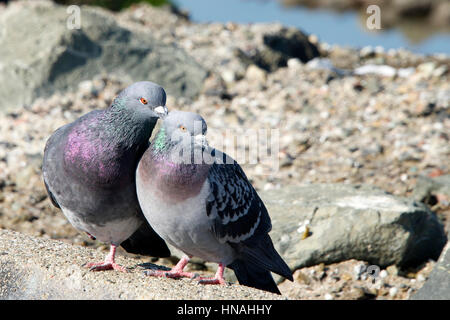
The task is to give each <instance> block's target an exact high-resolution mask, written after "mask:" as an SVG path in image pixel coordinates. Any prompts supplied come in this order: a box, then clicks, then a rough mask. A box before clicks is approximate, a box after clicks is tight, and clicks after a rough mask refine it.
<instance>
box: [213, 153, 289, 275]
mask: <svg viewBox="0 0 450 320" xmlns="http://www.w3.org/2000/svg"><path fill="white" fill-rule="evenodd" d="M224 155H225V154H224ZM225 156H226V155H225ZM229 159H231V158H229ZM208 180H209V183H210V194H209V196H208V198H207V201H206V213H207V215H208V216H209V217H210V218H211V219H212V221H213V224H212V232H213V233H214V234H215V236H216V237H217V238H218V239H219V241H221V242H223V243H225V242H226V243H228V244H229V245H230V246H231V247H233V248H234V249H235V250H236V251H237V252H238V255H239V259H238V260H241V261H244V263H250V264H254V265H256V266H258V268H259V269H262V270H270V271H273V272H275V273H278V274H280V275H282V276H284V277H285V278H287V279H292V273H291V271H290V269H289V267H288V266H287V265H286V263H285V262H284V261H283V259H282V258H281V257H280V255H279V254H278V252H277V251H276V250H275V248H274V246H273V243H272V239H270V236H269V234H268V233H269V232H270V230H271V229H272V223H271V221H270V217H269V213H268V212H267V209H266V207H265V206H264V203H263V202H262V200H261V199H260V198H259V196H258V194H257V193H256V190H255V189H254V188H253V186H252V185H251V183H250V182H249V181H248V179H247V176H246V175H245V173H244V171H243V170H242V168H241V166H240V165H239V164H238V163H237V162H236V161H234V160H233V161H232V163H230V164H219V163H214V164H213V165H212V166H211V169H210V172H209V176H208ZM236 263H237V261H235V262H234V263H233V265H234V267H236ZM233 265H231V266H230V267H232V268H234V267H233ZM270 278H271V277H270ZM272 282H273V280H272Z"/></svg>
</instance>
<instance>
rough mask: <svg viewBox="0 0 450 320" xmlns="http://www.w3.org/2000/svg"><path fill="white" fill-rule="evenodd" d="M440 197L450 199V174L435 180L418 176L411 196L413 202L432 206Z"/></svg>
mask: <svg viewBox="0 0 450 320" xmlns="http://www.w3.org/2000/svg"><path fill="white" fill-rule="evenodd" d="M440 195H443V196H444V197H445V198H448V199H450V174H447V175H442V176H438V177H435V178H430V177H425V176H419V178H418V179H417V183H416V186H415V187H414V190H413V194H412V197H413V198H414V199H415V200H417V201H421V202H424V203H429V204H433V202H436V201H437V199H436V198H439V197H440Z"/></svg>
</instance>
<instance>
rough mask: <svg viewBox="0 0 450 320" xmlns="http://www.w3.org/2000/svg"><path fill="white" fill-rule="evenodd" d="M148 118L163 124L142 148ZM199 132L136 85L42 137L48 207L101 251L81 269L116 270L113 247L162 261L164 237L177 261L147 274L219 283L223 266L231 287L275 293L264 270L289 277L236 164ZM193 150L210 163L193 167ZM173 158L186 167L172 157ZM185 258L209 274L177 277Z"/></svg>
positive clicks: (151, 90)
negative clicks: (206, 264) (200, 262)
mask: <svg viewBox="0 0 450 320" xmlns="http://www.w3.org/2000/svg"><path fill="white" fill-rule="evenodd" d="M158 118H162V119H164V121H163V123H162V126H161V129H160V130H159V132H158V133H157V135H156V137H155V139H154V140H153V141H152V143H151V144H150V143H149V138H150V136H151V134H152V130H153V128H154V126H155V124H156V122H157V120H158ZM206 130H207V126H206V123H205V121H204V119H203V118H202V117H201V116H199V115H198V114H195V113H191V112H181V111H173V112H170V113H169V114H168V111H167V108H166V93H165V91H164V89H163V88H162V87H161V86H159V85H157V84H155V83H153V82H149V81H142V82H137V83H134V84H133V85H131V86H129V87H127V88H126V89H124V90H123V91H122V92H121V93H120V94H119V95H118V96H117V97H116V99H115V100H114V101H113V103H112V104H111V106H110V107H108V108H107V109H105V110H95V111H92V112H89V113H87V114H86V115H84V116H82V117H80V118H79V119H77V120H76V121H74V122H72V123H69V124H66V125H64V126H62V127H60V128H59V129H57V130H56V131H55V132H54V133H53V134H52V136H51V137H50V138H49V139H48V141H47V144H46V146H45V151H44V161H43V168H42V171H43V176H44V182H45V186H46V189H47V192H48V194H49V197H50V199H51V201H52V203H53V204H54V205H55V206H56V207H58V208H61V210H62V212H63V213H64V215H65V216H66V217H67V219H68V220H69V221H70V223H71V224H72V225H73V226H74V227H75V228H76V229H78V230H80V231H83V232H86V233H87V234H88V235H89V236H91V237H92V238H93V239H98V240H100V241H102V242H105V243H110V245H111V247H110V248H111V249H110V252H109V254H108V255H107V257H106V259H105V261H104V262H100V263H88V264H87V267H89V268H90V269H91V270H108V269H114V270H119V271H126V269H125V268H124V267H122V266H120V265H119V264H117V263H116V262H115V259H114V258H115V252H116V248H117V247H118V246H119V245H120V246H122V247H123V248H124V249H125V250H126V251H128V252H130V253H136V254H141V255H150V256H155V257H167V256H169V255H170V251H169V249H168V247H167V245H166V243H165V241H166V242H168V243H170V244H171V245H173V246H174V247H177V248H179V249H180V250H181V251H183V252H184V253H185V256H184V257H183V258H182V259H181V260H180V261H179V262H178V264H177V265H176V266H175V267H174V268H172V269H171V270H170V271H160V270H158V271H156V270H155V271H152V272H148V274H150V275H154V276H165V277H173V278H178V277H190V278H198V280H199V282H200V283H203V284H224V283H225V281H224V278H223V272H224V268H225V267H229V268H231V269H233V270H234V272H235V274H236V277H237V279H238V281H239V283H241V284H243V285H247V286H250V287H255V288H258V289H262V290H266V291H270V292H274V293H278V294H279V293H280V292H279V290H278V288H277V286H276V283H275V282H274V280H273V278H272V275H271V274H270V271H273V272H275V273H278V274H280V275H282V276H283V277H285V278H287V279H290V280H291V281H292V273H291V271H290V269H289V267H288V266H287V265H286V263H285V262H284V261H283V259H282V258H281V257H280V256H279V254H278V253H277V252H276V250H275V249H274V247H273V244H272V241H271V239H270V237H269V235H268V232H269V231H270V230H271V221H270V217H269V215H268V212H267V210H266V208H265V206H264V204H263V202H262V201H261V199H260V198H259V196H258V194H257V193H256V191H255V189H254V188H253V187H252V185H251V184H250V182H249V181H248V179H247V177H246V176H245V173H244V172H243V171H242V169H241V167H240V166H239V164H237V163H236V162H235V161H234V160H233V161H231V163H229V162H230V161H224V160H226V159H225V156H226V155H224V154H222V153H220V152H219V151H217V150H215V149H213V148H211V147H209V146H208V144H207V142H206V138H205V133H206ZM186 150H188V151H186ZM198 151H200V152H202V153H205V154H209V155H210V157H211V159H212V161H204V160H201V161H193V160H194V158H195V155H196V152H197V153H198ZM180 152H181V153H184V156H185V157H184V159H185V160H186V158H187V159H188V160H189V161H177V159H179V158H180ZM227 159H229V158H227ZM192 256H197V257H200V258H202V259H204V260H207V261H212V262H216V263H218V264H219V268H218V270H217V273H216V275H215V277H214V278H202V277H198V276H197V275H195V274H192V273H189V272H185V271H183V270H184V267H185V266H186V264H187V263H188V261H189V259H190V258H191V257H192Z"/></svg>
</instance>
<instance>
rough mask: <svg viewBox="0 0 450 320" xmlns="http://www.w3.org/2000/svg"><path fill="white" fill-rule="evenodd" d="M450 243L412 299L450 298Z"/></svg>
mask: <svg viewBox="0 0 450 320" xmlns="http://www.w3.org/2000/svg"><path fill="white" fill-rule="evenodd" d="M449 248H450V243H449V244H447V245H446V246H445V248H444V250H443V251H442V254H441V257H440V258H439V260H438V262H437V263H436V265H435V266H434V267H433V271H431V273H430V276H429V278H428V280H427V282H425V284H424V285H423V287H422V288H420V289H419V290H418V291H417V293H416V294H414V295H413V296H412V297H411V300H450V253H449V252H450V250H449Z"/></svg>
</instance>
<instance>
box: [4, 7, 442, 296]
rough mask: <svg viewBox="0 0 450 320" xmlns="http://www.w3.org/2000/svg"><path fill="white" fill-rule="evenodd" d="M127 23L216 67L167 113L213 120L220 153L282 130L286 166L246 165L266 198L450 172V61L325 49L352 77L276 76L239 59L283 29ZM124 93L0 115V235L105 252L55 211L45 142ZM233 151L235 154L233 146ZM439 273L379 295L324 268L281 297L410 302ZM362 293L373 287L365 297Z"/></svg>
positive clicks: (394, 281) (308, 72)
mask: <svg viewBox="0 0 450 320" xmlns="http://www.w3.org/2000/svg"><path fill="white" fill-rule="evenodd" d="M118 19H119V21H120V22H121V23H122V24H124V25H127V26H128V27H130V28H135V29H140V30H146V29H147V28H148V27H151V28H152V34H153V35H154V36H155V37H157V38H160V39H163V40H164V41H166V42H168V43H173V44H174V45H177V46H180V47H182V48H184V49H185V50H186V51H187V52H188V53H190V54H191V55H193V56H194V57H195V58H196V59H197V60H198V61H199V62H200V63H202V64H203V65H205V66H206V67H207V68H209V69H210V71H211V75H210V77H209V78H208V79H207V81H206V83H205V88H204V93H203V94H202V95H200V96H199V97H198V98H197V99H195V100H194V101H190V100H187V99H182V98H175V97H173V96H171V95H170V92H168V94H169V97H168V107H169V108H170V109H182V110H189V111H194V112H199V113H200V114H202V116H203V117H204V118H205V119H206V121H207V122H208V127H209V128H208V138H209V139H210V144H211V145H216V146H217V145H218V144H219V143H220V142H221V139H222V138H223V137H224V138H223V140H224V141H223V140H222V141H223V142H224V144H225V145H227V144H228V143H230V144H231V142H232V141H230V139H231V138H230V137H229V136H227V135H225V133H226V130H227V129H228V130H230V132H231V133H232V134H234V135H238V134H239V132H240V130H242V128H246V129H255V130H257V129H260V128H266V129H276V130H278V132H279V153H278V156H279V159H280V162H279V167H273V166H271V164H270V163H258V164H256V165H252V164H243V168H244V170H245V171H246V173H247V175H248V176H249V178H250V179H251V181H252V182H253V184H254V186H255V187H256V188H257V190H271V189H277V188H279V187H281V186H284V185H287V184H298V183H300V182H301V183H306V182H313V183H315V182H317V183H319V182H326V183H330V182H334V183H365V184H372V185H376V186H379V187H381V188H383V189H384V190H386V191H388V192H391V193H393V194H395V195H401V196H409V195H410V194H411V192H412V190H413V188H414V186H415V183H416V179H417V177H418V176H419V175H428V176H436V175H441V174H448V173H449V170H450V162H449V155H450V144H449V132H450V103H449V101H450V81H449V72H448V66H449V65H450V63H449V61H450V60H449V58H448V57H442V56H439V57H424V56H416V55H414V54H412V53H409V52H406V51H404V50H390V51H388V52H384V51H383V50H381V49H376V50H375V49H372V48H363V49H361V50H354V49H348V48H340V47H330V46H328V45H327V44H324V43H320V42H319V43H318V45H319V47H320V50H321V54H322V56H323V57H325V58H329V59H330V61H331V62H332V63H333V64H334V66H335V67H338V68H343V69H346V72H345V73H341V72H340V71H339V70H329V69H317V68H315V67H314V65H313V64H311V63H310V64H303V63H301V62H300V61H299V60H297V59H291V60H290V61H289V63H288V66H287V67H283V68H280V69H278V70H276V71H275V72H271V73H268V72H266V71H265V70H262V69H260V68H258V67H256V66H254V65H250V66H248V64H246V63H243V62H242V59H239V58H238V56H239V55H238V54H237V53H236V52H240V51H245V52H251V51H252V50H253V49H254V48H257V47H258V46H261V35H262V34H263V33H264V32H273V31H274V30H275V31H276V30H279V28H280V27H281V26H279V25H277V24H270V25H266V24H264V25H263V24H256V25H236V24H225V25H224V24H216V23H215V24H194V23H191V22H189V21H187V20H186V19H185V18H183V17H182V16H178V15H174V14H172V13H170V12H168V11H161V10H156V9H153V8H150V7H146V6H137V7H134V8H132V9H129V10H127V11H125V12H123V13H119V14H118ZM310 38H312V40H315V41H317V39H314V37H310ZM367 64H388V65H390V66H392V67H393V68H396V69H398V68H411V69H402V70H403V71H405V70H406V71H405V72H407V76H400V75H398V74H397V75H395V76H382V75H373V74H363V75H355V74H353V73H351V72H350V71H351V70H354V69H355V68H356V67H359V66H361V65H367ZM152 80H155V81H157V79H152ZM125 86H126V84H124V83H122V82H121V81H119V80H118V79H114V78H112V77H110V76H107V75H103V76H98V77H97V78H95V79H93V80H92V81H86V82H83V83H81V84H80V85H79V86H78V87H77V88H73V90H72V91H71V92H68V93H64V94H55V95H53V96H52V97H49V98H46V99H38V100H36V101H35V102H34V103H33V104H32V105H29V106H26V107H24V108H20V109H17V110H16V111H15V112H13V113H9V114H1V115H0V190H1V191H2V192H1V193H0V228H7V229H12V230H16V231H20V232H23V233H26V234H30V235H35V236H42V237H44V238H51V239H61V240H63V241H66V242H69V243H75V244H79V245H82V246H95V247H98V248H99V249H100V250H103V249H106V248H107V247H106V246H104V245H101V244H98V243H95V242H93V241H91V240H89V239H88V238H87V237H86V236H85V235H83V234H80V233H78V232H77V231H76V230H75V229H74V228H73V227H72V226H71V225H70V224H69V223H68V222H67V221H66V219H65V218H64V217H63V216H62V214H61V213H60V212H59V211H58V210H57V209H56V208H54V207H53V206H52V205H51V204H50V201H49V200H48V198H47V196H46V193H45V189H44V186H43V182H42V178H41V171H40V167H41V163H42V154H43V149H44V145H45V141H46V139H47V138H48V137H49V136H50V134H51V133H52V132H53V131H54V130H55V129H57V128H58V127H60V126H62V125H64V124H66V123H68V122H71V121H73V120H75V119H76V118H78V117H79V116H81V115H82V114H84V113H86V112H88V111H91V110H93V109H101V108H105V107H107V106H108V105H109V104H110V102H111V101H112V99H113V98H114V97H115V95H116V94H117V93H118V92H119V91H120V90H121V89H122V88H124V87H125ZM242 149H245V145H238V150H242ZM234 151H236V150H234ZM227 152H228V153H229V154H230V155H232V156H233V155H235V154H236V153H235V152H233V150H230V149H227ZM436 213H437V214H438V216H440V217H441V218H442V220H443V221H444V222H445V221H449V220H450V208H449V207H448V203H447V205H442V206H439V207H437V208H436ZM447 231H448V230H447ZM102 254H103V252H102ZM355 263H356V264H357V263H362V262H354V261H349V262H343V263H342V264H339V265H338V266H339V269H342V270H346V268H347V267H348V268H350V269H351V266H354V264H355ZM432 264H433V262H430V263H428V264H425V265H423V266H421V268H420V269H419V270H414V271H411V272H412V273H411V274H410V275H409V276H407V274H408V273H407V272H406V273H405V272H403V273H402V272H400V273H399V274H400V275H398V274H397V275H392V276H391V275H389V277H387V279H385V280H383V284H381V285H379V287H380V289H374V290H376V291H373V290H372V289H371V286H372V285H374V286H378V284H372V283H371V282H370V281H369V280H366V281H365V282H364V281H363V280H361V281H363V282H364V283H365V284H364V283H359V282H355V281H354V280H352V279H350V278H349V277H345V276H343V278H342V279H344V280H342V279H341V280H337V281H336V280H335V279H334V278H333V277H331V276H330V275H329V272H330V270H334V269H333V268H334V267H335V266H327V267H326V268H328V269H327V270H326V271H323V272H325V274H326V276H324V277H323V279H331V280H330V281H328V280H326V281H325V282H323V281H320V280H319V281H317V280H315V279H313V280H311V281H310V284H308V286H310V287H311V288H313V291H314V290H316V291H315V292H312V293H311V295H310V296H309V295H308V294H307V293H305V292H303V291H304V290H303V289H302V288H304V286H305V284H303V283H302V281H303V282H304V280H298V279H303V276H301V274H303V273H306V274H309V273H308V272H312V271H311V270H316V269H314V268H323V266H322V267H321V266H316V267H311V268H312V269H311V268H307V269H302V270H300V271H297V273H296V274H297V277H296V278H297V280H296V283H295V284H293V285H291V284H282V286H281V288H282V291H283V293H286V296H288V297H290V298H294V299H295V298H330V296H329V295H331V298H340V297H341V298H342V297H344V298H351V299H354V298H355V299H356V298H370V297H377V298H380V299H382V298H392V299H405V298H408V297H409V294H410V293H411V292H412V291H414V290H416V289H417V288H419V287H420V286H421V283H422V282H423V281H419V280H418V279H417V277H419V275H421V276H420V277H419V278H420V280H422V278H426V276H427V274H428V272H429V271H428V270H429V269H430V265H432ZM316 272H319V271H318V270H316ZM320 272H322V271H320ZM412 274H413V275H412ZM411 277H413V278H414V279H413V280H416V282H415V283H413V282H412V280H411V279H410V278H411ZM347 278H348V280H345V279H347ZM333 279H334V280H333ZM307 281H309V280H307ZM339 281H341V282H339ZM342 281H344V282H342ZM342 283H346V284H345V285H342V286H341V284H342ZM321 286H322V287H324V288H327V289H323V290H322V289H320V288H319V287H321ZM336 286H338V287H339V286H341V287H342V288H341V291H339V292H341V293H342V294H339V292H334V291H333V290H336V289H335V287H336ZM358 286H360V287H361V286H363V287H364V286H365V287H364V288H365V289H361V290H359V289H358ZM348 288H350V289H348ZM355 288H356V289H355ZM392 288H397V292H396V293H395V294H390V293H389V292H388V293H387V295H386V292H387V291H386V290H388V289H389V290H391V289H392ZM405 288H406V289H405ZM410 288H412V289H410ZM347 289H348V290H349V291H351V292H350V293H348V294H347V293H344V292H346V291H348V290H347ZM370 290H372V291H370ZM389 290H388V291H389ZM306 291H307V290H306ZM394 291H395V289H392V292H394ZM367 292H369V293H367ZM370 292H372V293H370ZM374 292H376V293H374ZM326 294H328V295H327V296H326V297H325V295H326Z"/></svg>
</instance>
